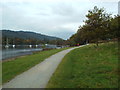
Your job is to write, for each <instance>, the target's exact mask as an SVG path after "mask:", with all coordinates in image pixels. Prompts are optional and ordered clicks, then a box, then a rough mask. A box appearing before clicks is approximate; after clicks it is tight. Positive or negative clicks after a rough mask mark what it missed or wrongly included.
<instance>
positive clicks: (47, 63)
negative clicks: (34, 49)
mask: <svg viewBox="0 0 120 90" xmlns="http://www.w3.org/2000/svg"><path fill="white" fill-rule="evenodd" d="M75 48H78V47H74V48H70V49H67V50H64V51H61V52H59V53H57V54H54V55H52V56H51V57H49V58H47V59H45V60H44V61H43V62H41V63H40V64H37V65H36V66H34V67H33V68H31V69H29V70H28V71H26V72H24V73H22V74H20V75H18V76H16V77H15V78H14V79H12V80H11V81H10V82H8V83H6V84H4V85H3V88H45V86H46V85H47V83H48V81H49V79H50V77H51V76H52V74H53V73H54V71H55V70H56V68H57V66H58V64H59V63H60V62H61V60H62V58H63V57H64V56H65V55H66V54H67V53H68V52H70V51H71V50H73V49H75Z"/></svg>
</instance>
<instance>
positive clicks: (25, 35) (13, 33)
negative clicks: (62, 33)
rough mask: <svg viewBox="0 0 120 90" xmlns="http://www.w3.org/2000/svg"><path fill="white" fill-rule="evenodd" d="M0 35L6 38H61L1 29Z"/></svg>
mask: <svg viewBox="0 0 120 90" xmlns="http://www.w3.org/2000/svg"><path fill="white" fill-rule="evenodd" d="M2 36H3V37H7V38H20V39H37V40H62V39H61V38H57V37H53V36H47V35H43V34H39V33H35V32H28V31H11V30H2Z"/></svg>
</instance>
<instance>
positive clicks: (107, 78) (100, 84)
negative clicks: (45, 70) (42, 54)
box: [47, 43, 118, 88]
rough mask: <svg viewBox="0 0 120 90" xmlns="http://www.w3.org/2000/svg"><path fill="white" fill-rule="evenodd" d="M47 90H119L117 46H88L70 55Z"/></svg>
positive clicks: (58, 69)
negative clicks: (117, 89) (62, 89)
mask: <svg viewBox="0 0 120 90" xmlns="http://www.w3.org/2000/svg"><path fill="white" fill-rule="evenodd" d="M47 88H118V47H117V43H106V44H101V45H100V46H99V47H98V48H95V47H94V45H88V46H85V47H81V48H78V49H75V50H73V51H71V52H69V53H68V54H67V55H66V56H65V57H64V59H63V60H62V62H61V63H60V65H59V66H58V68H57V70H56V71H55V73H54V74H53V76H52V77H51V79H50V81H49V82H48V85H47Z"/></svg>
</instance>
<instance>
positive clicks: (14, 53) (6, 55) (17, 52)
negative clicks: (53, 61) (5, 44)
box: [2, 48, 42, 60]
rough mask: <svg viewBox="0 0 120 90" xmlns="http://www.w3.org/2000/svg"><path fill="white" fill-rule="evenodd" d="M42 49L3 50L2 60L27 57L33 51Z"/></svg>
mask: <svg viewBox="0 0 120 90" xmlns="http://www.w3.org/2000/svg"><path fill="white" fill-rule="evenodd" d="M41 50H42V48H30V49H16V48H13V49H3V50H2V60H4V59H8V58H13V57H17V56H22V55H29V54H32V53H33V51H41Z"/></svg>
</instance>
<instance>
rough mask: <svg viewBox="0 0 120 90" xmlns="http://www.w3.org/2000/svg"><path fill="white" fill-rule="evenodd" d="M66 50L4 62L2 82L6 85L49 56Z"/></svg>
mask: <svg viewBox="0 0 120 90" xmlns="http://www.w3.org/2000/svg"><path fill="white" fill-rule="evenodd" d="M64 49H67V48H63V49H53V50H48V51H41V52H38V53H34V54H32V55H27V56H24V57H20V58H16V59H15V60H11V61H6V62H3V63H2V82H3V83H5V82H7V81H9V80H11V79H12V78H14V77H15V76H16V75H18V74H20V73H22V72H24V71H26V70H28V69H30V68H31V67H33V66H35V65H36V64H38V63H40V62H42V61H43V60H44V59H46V58H48V57H49V56H51V55H53V54H55V53H57V52H60V51H62V50H64Z"/></svg>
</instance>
